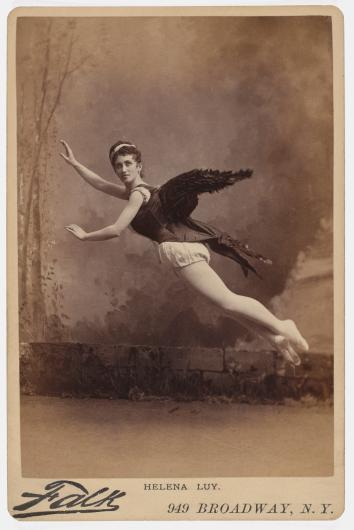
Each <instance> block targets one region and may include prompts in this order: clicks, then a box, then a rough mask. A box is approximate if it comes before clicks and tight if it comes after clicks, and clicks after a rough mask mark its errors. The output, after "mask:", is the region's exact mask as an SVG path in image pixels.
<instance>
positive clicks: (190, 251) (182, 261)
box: [158, 241, 210, 269]
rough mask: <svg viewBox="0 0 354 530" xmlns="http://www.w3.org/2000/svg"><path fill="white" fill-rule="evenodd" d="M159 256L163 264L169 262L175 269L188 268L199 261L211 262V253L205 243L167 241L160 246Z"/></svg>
mask: <svg viewBox="0 0 354 530" xmlns="http://www.w3.org/2000/svg"><path fill="white" fill-rule="evenodd" d="M158 249H159V256H160V260H161V262H162V263H166V262H169V263H170V264H171V265H172V267H174V268H175V269H180V268H182V267H187V266H188V265H191V264H192V263H196V262H198V261H206V262H207V263H209V261H210V252H209V249H208V247H207V246H206V245H205V244H204V243H198V242H193V241H191V242H190V241H185V242H179V241H166V242H165V243H160V244H159V247H158Z"/></svg>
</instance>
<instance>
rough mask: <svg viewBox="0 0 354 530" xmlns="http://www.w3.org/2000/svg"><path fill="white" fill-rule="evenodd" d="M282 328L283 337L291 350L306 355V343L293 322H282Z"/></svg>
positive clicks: (307, 347) (307, 346)
mask: <svg viewBox="0 0 354 530" xmlns="http://www.w3.org/2000/svg"><path fill="white" fill-rule="evenodd" d="M283 327H284V331H283V334H284V337H285V338H286V339H288V341H289V344H290V345H291V347H292V349H296V350H297V351H299V352H300V353H306V352H308V351H309V345H308V343H307V341H306V340H305V339H304V337H303V336H302V335H301V333H300V331H299V330H298V329H297V327H296V324H295V322H294V321H293V320H284V321H283Z"/></svg>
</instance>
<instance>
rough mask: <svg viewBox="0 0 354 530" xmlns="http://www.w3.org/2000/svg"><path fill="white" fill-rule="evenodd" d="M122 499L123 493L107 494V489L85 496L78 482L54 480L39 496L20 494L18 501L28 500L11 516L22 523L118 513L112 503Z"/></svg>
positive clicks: (84, 489)
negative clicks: (51, 517) (55, 516)
mask: <svg viewBox="0 0 354 530" xmlns="http://www.w3.org/2000/svg"><path fill="white" fill-rule="evenodd" d="M125 495H126V492H125V491H121V490H112V491H109V488H107V487H104V488H101V489H99V490H97V491H95V492H94V493H89V491H88V490H87V489H86V488H85V487H84V486H83V485H82V484H80V482H74V481H72V480H56V481H55V482H50V484H47V485H46V486H45V487H44V491H43V492H42V493H31V492H28V491H25V492H24V493H22V495H21V496H22V497H27V498H30V499H31V500H29V501H27V502H24V503H23V504H18V505H17V506H14V507H13V509H14V510H16V512H21V513H15V514H14V517H15V518H17V519H25V518H27V517H34V516H36V517H38V516H41V515H53V514H62V513H64V514H67V513H94V512H115V511H116V510H119V504H115V501H116V499H119V498H121V497H124V496H125ZM33 508H35V510H33Z"/></svg>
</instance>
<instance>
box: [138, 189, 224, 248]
mask: <svg viewBox="0 0 354 530" xmlns="http://www.w3.org/2000/svg"><path fill="white" fill-rule="evenodd" d="M144 187H145V186H144ZM146 188H147V189H149V191H150V193H151V196H150V199H149V200H148V201H147V202H146V203H145V204H143V205H142V206H141V207H140V210H139V211H138V213H137V214H136V216H135V218H134V219H133V221H132V222H131V227H132V228H133V230H135V232H137V233H138V234H140V235H142V236H145V237H148V238H149V239H152V240H153V241H156V242H157V243H164V242H166V241H206V240H207V239H210V237H215V235H216V234H215V231H214V230H210V228H209V227H207V226H206V225H205V226H204V224H203V223H201V224H200V225H199V222H198V221H194V220H193V219H191V218H188V219H186V220H185V221H183V222H179V223H169V222H168V221H167V219H166V215H165V214H164V212H163V209H162V205H161V201H160V197H159V193H158V188H151V187H150V186H146Z"/></svg>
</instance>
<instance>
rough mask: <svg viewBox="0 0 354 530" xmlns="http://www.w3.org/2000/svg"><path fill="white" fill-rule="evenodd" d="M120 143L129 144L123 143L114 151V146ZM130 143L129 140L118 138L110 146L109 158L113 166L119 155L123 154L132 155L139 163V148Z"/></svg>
mask: <svg viewBox="0 0 354 530" xmlns="http://www.w3.org/2000/svg"><path fill="white" fill-rule="evenodd" d="M120 144H129V145H125V146H124V147H122V148H121V149H118V151H116V152H114V150H115V148H116V147H117V146H118V145H120ZM130 144H131V142H129V140H118V142H116V143H115V144H113V145H112V147H111V148H110V150H109V159H110V161H111V164H112V166H113V167H114V165H115V162H116V160H117V158H118V156H119V155H123V156H124V155H133V156H134V159H135V161H136V162H137V163H138V164H141V152H140V151H139V149H137V148H136V147H134V146H133V145H130Z"/></svg>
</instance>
